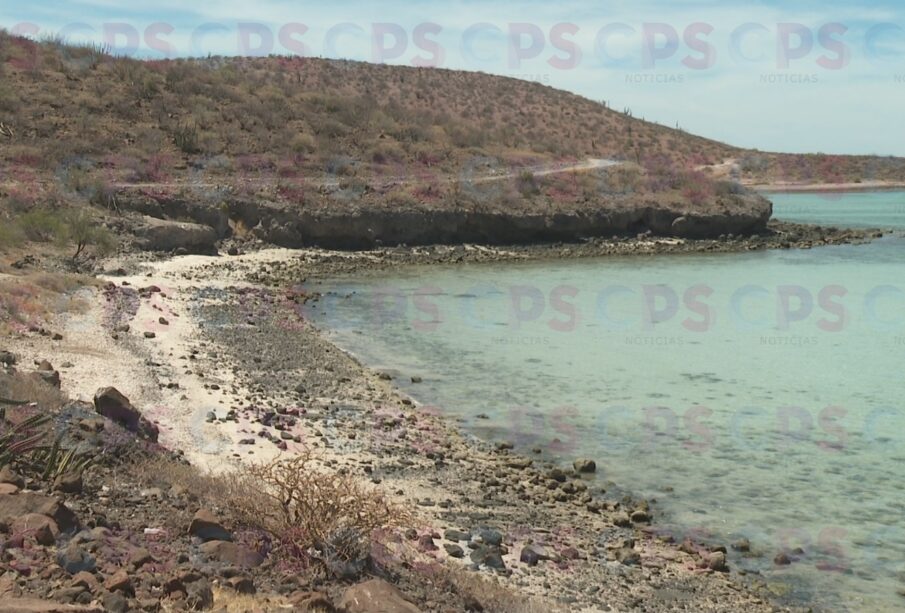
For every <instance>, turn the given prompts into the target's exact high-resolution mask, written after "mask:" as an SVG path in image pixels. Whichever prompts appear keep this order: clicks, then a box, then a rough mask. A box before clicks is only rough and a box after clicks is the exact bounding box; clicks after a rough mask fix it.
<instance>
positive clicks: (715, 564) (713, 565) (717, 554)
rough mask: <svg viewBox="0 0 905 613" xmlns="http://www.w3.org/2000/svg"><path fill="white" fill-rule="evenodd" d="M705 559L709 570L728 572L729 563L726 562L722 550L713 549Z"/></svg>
mask: <svg viewBox="0 0 905 613" xmlns="http://www.w3.org/2000/svg"><path fill="white" fill-rule="evenodd" d="M705 561H706V562H707V568H709V569H710V570H713V571H716V572H719V573H728V572H729V565H728V564H727V563H726V554H725V553H723V552H722V551H714V552H712V553H710V554H707V556H706V558H705Z"/></svg>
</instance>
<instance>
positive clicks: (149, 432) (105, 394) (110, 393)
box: [94, 387, 159, 442]
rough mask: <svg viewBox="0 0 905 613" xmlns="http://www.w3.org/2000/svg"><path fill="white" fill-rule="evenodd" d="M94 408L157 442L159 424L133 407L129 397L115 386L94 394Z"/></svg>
mask: <svg viewBox="0 0 905 613" xmlns="http://www.w3.org/2000/svg"><path fill="white" fill-rule="evenodd" d="M94 408H95V410H96V411H97V412H98V413H99V414H101V415H103V416H104V417H106V418H107V419H109V420H111V421H114V422H116V423H118V424H120V425H121V426H123V427H124V428H126V429H127V430H130V431H132V432H135V433H136V434H139V435H141V436H143V437H145V438H147V439H148V440H150V441H152V442H157V436H158V433H159V431H158V429H157V426H155V425H154V424H152V423H151V422H149V421H148V420H147V419H145V418H144V416H143V415H142V414H141V411H139V410H138V409H136V408H135V407H133V406H132V403H131V402H129V399H128V398H126V397H125V396H124V395H123V394H122V393H121V392H120V391H119V390H117V389H116V388H115V387H104V388H101V389H99V390H98V391H97V393H96V394H95V395H94Z"/></svg>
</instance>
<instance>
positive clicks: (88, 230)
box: [60, 210, 116, 262]
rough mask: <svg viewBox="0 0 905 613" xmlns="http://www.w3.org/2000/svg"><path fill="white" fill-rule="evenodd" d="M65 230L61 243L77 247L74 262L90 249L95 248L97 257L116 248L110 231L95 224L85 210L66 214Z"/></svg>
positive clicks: (61, 236) (73, 257)
mask: <svg viewBox="0 0 905 613" xmlns="http://www.w3.org/2000/svg"><path fill="white" fill-rule="evenodd" d="M63 228H64V231H63V232H62V233H61V235H60V240H61V242H63V243H65V244H74V245H75V253H74V254H73V255H72V261H73V262H75V261H77V260H78V259H79V257H80V256H81V255H82V254H83V253H84V251H85V249H86V248H88V247H94V252H95V254H96V255H105V254H107V253H110V252H111V251H113V249H115V248H116V240H115V239H114V238H113V235H112V234H111V233H110V230H108V229H107V228H105V227H103V226H101V225H98V224H97V223H95V221H94V220H93V219H92V218H91V215H90V214H89V213H88V212H86V211H84V210H80V211H76V212H73V213H68V214H66V215H65V218H64V222H63Z"/></svg>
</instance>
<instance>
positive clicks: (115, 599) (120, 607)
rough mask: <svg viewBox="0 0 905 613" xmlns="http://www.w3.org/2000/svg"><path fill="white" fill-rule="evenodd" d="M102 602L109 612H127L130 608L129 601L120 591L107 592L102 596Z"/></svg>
mask: <svg viewBox="0 0 905 613" xmlns="http://www.w3.org/2000/svg"><path fill="white" fill-rule="evenodd" d="M101 603H102V604H103V605H104V610H105V611H108V612H109V613H126V611H128V610H129V601H127V600H126V597H125V596H123V595H122V594H120V593H119V592H107V593H106V594H104V595H103V596H102V597H101Z"/></svg>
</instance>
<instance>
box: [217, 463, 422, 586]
mask: <svg viewBox="0 0 905 613" xmlns="http://www.w3.org/2000/svg"><path fill="white" fill-rule="evenodd" d="M314 460H315V458H314V457H313V456H312V455H311V453H310V452H305V453H302V454H300V455H298V456H295V457H293V458H291V459H277V460H274V461H272V462H269V463H266V464H258V465H252V466H248V467H246V468H243V469H241V470H240V471H238V472H236V473H233V474H231V475H230V476H228V477H227V478H226V479H227V482H228V487H227V488H226V491H227V493H228V496H229V497H228V507H229V509H230V511H231V512H232V513H233V514H234V516H235V518H236V520H237V521H238V522H239V523H240V524H242V525H244V526H247V527H249V528H252V529H261V530H264V531H265V532H267V533H268V534H270V535H271V537H272V539H273V541H274V547H275V549H274V552H275V554H276V555H277V556H278V557H279V558H280V560H281V561H282V562H284V563H287V564H290V565H295V566H297V567H299V568H305V569H307V568H312V567H319V568H320V569H321V570H324V571H326V572H328V573H329V574H340V575H342V574H344V573H345V572H346V571H347V570H349V567H350V565H351V566H352V567H353V568H352V569H351V570H352V572H353V573H354V572H361V570H364V569H363V568H355V566H357V565H360V564H363V561H365V560H367V558H368V556H369V553H370V549H371V539H372V537H373V535H374V533H375V532H376V531H378V530H388V529H395V528H399V527H401V526H403V525H405V524H406V523H407V522H408V521H409V520H410V515H409V513H408V512H407V511H406V510H405V509H403V508H402V507H400V506H398V505H396V504H394V503H392V502H391V501H389V500H388V499H387V498H386V497H385V496H384V495H383V494H382V493H380V492H378V491H376V490H373V489H371V488H368V487H366V486H365V485H364V484H363V483H362V482H361V481H360V480H359V479H358V478H356V477H354V476H351V475H347V474H342V473H339V472H327V471H325V470H322V469H320V468H317V467H316V466H315V461H314Z"/></svg>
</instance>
